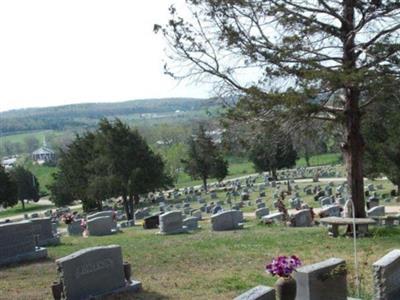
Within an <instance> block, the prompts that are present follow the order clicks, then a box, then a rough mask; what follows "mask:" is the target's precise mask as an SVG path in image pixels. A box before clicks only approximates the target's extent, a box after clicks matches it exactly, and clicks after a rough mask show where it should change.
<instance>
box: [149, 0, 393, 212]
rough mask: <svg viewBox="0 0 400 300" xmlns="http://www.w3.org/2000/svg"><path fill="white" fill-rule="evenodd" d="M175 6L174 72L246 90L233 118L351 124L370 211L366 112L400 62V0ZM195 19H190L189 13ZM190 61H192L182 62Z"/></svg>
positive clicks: (350, 153)
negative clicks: (180, 9)
mask: <svg viewBox="0 0 400 300" xmlns="http://www.w3.org/2000/svg"><path fill="white" fill-rule="evenodd" d="M186 2H187V4H188V6H189V11H190V12H191V16H190V17H188V19H187V20H185V19H183V18H182V17H180V16H179V15H178V13H177V11H176V9H175V8H174V7H171V8H170V13H171V20H170V21H169V23H168V24H167V25H166V26H164V27H163V26H160V25H155V26H154V30H155V32H158V31H161V32H162V33H163V35H164V36H165V38H166V40H167V42H168V43H169V48H168V49H169V50H167V51H168V58H169V59H170V61H169V62H170V63H172V66H170V65H168V62H167V64H166V73H167V74H169V75H172V76H174V77H175V78H185V77H192V76H200V77H202V76H204V75H206V76H208V75H211V76H212V77H213V78H215V81H216V82H217V83H219V82H220V83H221V84H222V85H221V86H223V87H226V88H227V89H226V91H228V92H229V91H230V92H231V93H232V92H233V93H234V94H235V95H239V96H240V100H239V102H238V103H237V105H236V107H235V108H234V109H233V110H232V118H236V119H238V120H240V119H254V118H256V119H258V120H265V119H271V118H278V119H280V120H287V119H291V120H295V119H296V118H297V119H300V120H301V119H304V118H316V119H321V120H326V121H330V122H334V123H335V124H337V126H338V127H341V128H342V131H343V135H342V136H343V138H342V143H341V148H342V151H343V154H344V157H345V162H346V167H347V178H348V183H349V187H350V189H351V197H352V199H353V201H354V204H355V215H356V217H365V205H364V193H363V189H364V185H363V164H362V162H363V152H364V147H365V144H364V140H363V137H362V134H361V117H362V116H363V114H364V112H365V111H366V108H367V106H368V105H369V104H370V103H372V102H373V101H374V100H375V99H376V98H377V96H378V95H379V94H380V93H382V92H383V91H385V90H388V89H389V90H390V89H391V88H397V87H395V86H394V85H393V84H394V81H393V80H392V79H393V78H395V77H398V76H399V74H400V70H399V64H400V59H399V51H400V44H399V42H398V41H399V31H400V22H399V18H400V2H399V1H398V0H396V1H393V0H390V1H389V0H382V1H359V0H341V1H337V0H332V1H327V0H269V1H264V0H218V1H215V0H187V1H186ZM188 20H189V21H188ZM183 66H185V67H183Z"/></svg>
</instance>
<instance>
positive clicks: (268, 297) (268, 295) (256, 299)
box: [233, 285, 275, 300]
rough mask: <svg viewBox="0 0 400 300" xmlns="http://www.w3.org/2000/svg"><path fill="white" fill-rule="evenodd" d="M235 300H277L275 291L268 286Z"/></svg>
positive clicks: (246, 293) (244, 294) (257, 287)
mask: <svg viewBox="0 0 400 300" xmlns="http://www.w3.org/2000/svg"><path fill="white" fill-rule="evenodd" d="M233 300H275V290H274V289H273V288H270V287H268V286H264V285H259V286H256V287H254V288H252V289H250V290H248V291H247V292H245V293H243V294H241V295H239V296H237V297H236V298H235V299H233Z"/></svg>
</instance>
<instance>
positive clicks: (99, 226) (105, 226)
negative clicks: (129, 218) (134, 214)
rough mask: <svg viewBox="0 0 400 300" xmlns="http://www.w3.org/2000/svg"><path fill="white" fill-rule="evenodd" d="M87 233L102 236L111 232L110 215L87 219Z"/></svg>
mask: <svg viewBox="0 0 400 300" xmlns="http://www.w3.org/2000/svg"><path fill="white" fill-rule="evenodd" d="M87 228H88V231H89V235H93V236H102V235H110V234H112V233H113V231H112V229H113V228H114V224H113V221H112V219H111V218H110V217H97V218H93V219H90V220H88V221H87Z"/></svg>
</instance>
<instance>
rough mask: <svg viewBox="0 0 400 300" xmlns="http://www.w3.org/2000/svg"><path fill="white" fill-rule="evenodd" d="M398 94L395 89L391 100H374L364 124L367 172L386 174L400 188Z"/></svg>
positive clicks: (369, 174)
mask: <svg viewBox="0 0 400 300" xmlns="http://www.w3.org/2000/svg"><path fill="white" fill-rule="evenodd" d="M397 94H398V91H397V90H393V91H392V93H388V94H387V95H386V97H387V98H389V99H390V101H386V100H383V99H380V101H377V102H376V103H374V104H373V105H372V106H371V107H370V110H371V111H370V113H369V114H368V116H367V118H365V120H364V122H363V127H362V128H363V133H364V136H365V139H366V141H367V146H366V148H365V157H364V162H365V164H364V169H365V173H366V176H368V177H370V178H375V177H377V176H379V175H381V174H384V175H385V176H387V177H388V179H389V180H390V181H391V182H392V183H393V184H395V185H397V186H398V189H399V190H400V140H399V136H400V126H399V124H400V115H399V111H400V99H399V98H398V95H397ZM386 97H385V99H387V98H386Z"/></svg>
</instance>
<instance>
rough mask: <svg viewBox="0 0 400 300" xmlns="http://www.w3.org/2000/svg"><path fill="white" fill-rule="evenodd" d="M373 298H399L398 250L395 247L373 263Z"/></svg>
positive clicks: (399, 257) (383, 299)
mask: <svg viewBox="0 0 400 300" xmlns="http://www.w3.org/2000/svg"><path fill="white" fill-rule="evenodd" d="M373 271H374V273H373V277H374V299H379V300H398V299H400V250H399V249H396V250H393V251H391V252H389V253H388V254H386V255H385V256H384V257H382V258H381V259H379V260H378V261H377V262H375V263H374V264H373Z"/></svg>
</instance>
